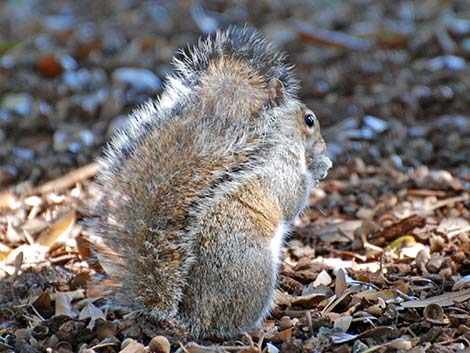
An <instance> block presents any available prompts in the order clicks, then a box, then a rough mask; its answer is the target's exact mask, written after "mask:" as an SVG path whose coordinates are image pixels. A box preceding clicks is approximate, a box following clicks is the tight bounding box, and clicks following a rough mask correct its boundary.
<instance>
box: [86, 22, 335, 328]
mask: <svg viewBox="0 0 470 353" xmlns="http://www.w3.org/2000/svg"><path fill="white" fill-rule="evenodd" d="M173 64H174V65H175V70H176V71H175V73H174V74H173V75H171V76H170V77H169V78H168V80H167V85H166V88H165V91H164V92H163V94H162V96H161V97H160V99H159V100H156V101H151V102H149V103H147V104H146V105H144V107H142V108H140V109H138V110H136V111H135V112H134V113H133V115H132V118H131V120H130V122H129V124H128V125H127V126H125V127H124V128H123V129H122V130H121V131H119V132H118V133H117V134H116V136H114V137H113V139H112V140H111V142H110V144H109V145H108V147H107V149H106V151H105V157H104V158H102V159H101V160H100V162H101V164H102V170H101V172H100V173H99V175H98V177H97V181H98V183H99V185H100V190H101V201H100V202H99V204H98V205H97V206H96V207H95V208H94V209H93V212H92V213H93V214H94V215H95V218H94V219H93V220H89V221H88V223H87V229H88V232H89V233H92V234H93V235H94V236H95V237H94V239H95V241H96V247H97V252H98V255H97V256H98V259H99V260H100V262H101V263H102V264H103V267H104V268H105V270H106V271H107V272H108V274H109V276H110V278H111V279H113V280H115V281H116V282H117V283H118V284H119V288H117V289H116V291H115V297H116V299H117V301H118V302H120V303H122V304H123V305H125V306H127V307H129V308H131V309H133V310H144V311H148V312H150V313H151V314H152V315H153V316H154V317H156V318H157V319H158V320H166V319H169V320H174V321H176V322H178V323H179V324H181V325H182V326H183V327H186V328H187V329H188V330H190V331H191V332H192V333H193V334H194V335H196V336H198V337H207V336H210V335H220V336H223V337H232V336H234V335H236V334H238V333H240V332H243V331H247V330H250V329H251V328H253V327H255V326H256V325H258V324H259V323H260V322H261V321H262V320H263V319H264V317H265V316H266V315H267V314H268V313H269V310H270V305H271V303H272V298H273V293H274V290H275V288H276V282H277V272H278V266H279V259H280V249H281V245H282V241H283V238H284V237H285V235H286V234H285V232H286V231H287V230H288V228H289V224H291V223H292V221H293V220H294V219H295V217H297V216H298V214H299V213H300V212H301V211H302V210H303V209H304V207H305V205H306V203H307V198H308V195H309V192H310V189H311V187H312V186H313V184H314V183H315V182H316V181H317V180H318V179H320V178H321V177H324V176H325V174H326V171H327V170H328V168H329V167H330V166H331V162H330V161H329V160H328V159H327V158H326V157H324V156H323V155H322V152H323V150H324V142H323V139H322V138H321V135H320V131H319V129H318V131H317V130H308V129H306V127H305V126H304V124H303V120H302V114H304V113H303V112H304V111H307V110H306V109H307V108H306V107H305V106H304V105H303V104H302V102H300V101H299V100H298V99H297V97H296V94H297V90H298V82H297V80H296V79H295V78H294V75H293V72H292V67H291V66H289V65H288V64H286V63H285V55H284V54H282V53H278V52H277V51H276V50H275V49H274V48H273V47H272V46H271V44H270V43H268V42H267V41H266V40H265V39H264V38H263V37H262V36H261V35H260V34H259V33H256V32H250V31H249V30H248V29H247V28H244V29H237V28H233V27H232V28H229V29H228V30H226V31H223V32H217V33H216V34H215V36H214V37H213V38H208V39H205V40H201V41H200V42H199V44H198V45H197V46H196V47H194V48H192V49H191V50H189V51H188V52H187V53H185V54H182V56H181V57H180V58H179V59H175V60H174V61H173ZM273 83H274V86H273V85H272V84H273ZM272 87H275V89H272ZM276 237H279V239H277V238H276ZM273 239H276V241H277V242H275V241H273Z"/></svg>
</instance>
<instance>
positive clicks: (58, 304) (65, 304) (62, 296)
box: [55, 292, 77, 318]
mask: <svg viewBox="0 0 470 353" xmlns="http://www.w3.org/2000/svg"><path fill="white" fill-rule="evenodd" d="M72 300H73V295H71V294H70V293H68V292H57V293H55V316H59V315H67V316H69V317H72V318H74V317H76V316H77V313H76V312H75V311H73V310H72Z"/></svg>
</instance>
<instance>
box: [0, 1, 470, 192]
mask: <svg viewBox="0 0 470 353" xmlns="http://www.w3.org/2000/svg"><path fill="white" fill-rule="evenodd" d="M245 23H246V24H248V25H249V26H253V27H255V28H257V29H259V30H261V31H262V32H263V33H264V34H265V35H267V36H268V37H269V38H270V39H271V40H273V41H274V42H275V43H276V44H277V46H278V47H279V48H281V49H282V50H285V51H286V52H287V53H288V56H289V60H290V61H291V62H292V63H294V64H295V65H296V67H297V73H298V77H299V78H300V79H301V81H302V90H301V96H302V99H304V100H305V102H306V103H307V104H308V105H309V106H310V107H311V108H312V109H313V110H314V111H315V113H316V115H317V116H318V118H319V119H320V121H321V124H322V128H323V129H322V131H323V134H324V137H325V139H326V140H327V143H328V148H329V154H330V155H331V156H332V158H333V159H334V161H335V163H336V165H342V164H347V163H350V162H351V161H355V163H358V161H359V163H362V162H364V163H365V164H366V165H369V164H374V165H382V166H384V165H385V166H387V165H388V166H392V167H393V168H396V169H399V170H402V171H404V172H410V171H415V170H416V169H417V168H420V167H421V168H422V166H423V165H425V166H429V167H430V168H437V169H446V170H449V171H451V172H452V173H455V174H459V175H461V176H463V177H464V178H470V167H469V163H468V161H469V159H470V109H469V108H470V94H469V88H470V68H469V65H468V60H469V59H470V1H467V0H447V1H446V0H419V1H410V0H400V1H398V0H397V1H387V0H382V1H377V0H351V1H338V0H317V1H307V0H293V1H284V0H270V1H269V0H259V1H247V0H242V1H221V0H220V1H202V0H201V1H134V0H106V1H94V0H82V1H74V0H61V1H58V0H57V1H53V0H47V1H46V0H3V1H1V2H0V188H2V187H6V186H11V185H15V184H18V183H20V182H25V183H27V184H37V183H39V182H41V181H43V180H46V179H51V178H55V177H57V176H60V175H62V174H64V173H66V172H67V171H69V170H71V169H74V168H76V167H78V166H81V165H85V164H87V163H89V162H91V161H92V160H93V159H94V157H95V156H96V155H97V154H99V153H100V151H101V149H102V147H103V145H104V143H105V142H106V141H107V140H108V139H109V137H110V135H111V134H112V133H113V131H115V129H116V128H118V127H119V126H121V125H122V123H123V122H124V121H125V120H126V119H127V117H126V114H127V113H128V112H129V111H130V110H131V109H132V108H133V107H135V106H136V105H137V104H139V103H142V102H144V101H145V100H146V99H148V98H149V97H155V96H157V95H158V94H159V92H161V90H162V87H163V86H164V78H165V76H166V75H167V74H168V72H171V70H172V67H171V65H169V62H170V60H171V58H172V56H173V55H174V53H175V51H176V50H177V49H178V48H181V47H186V46H187V45H188V44H192V43H195V42H196V41H197V39H198V37H199V36H201V35H206V34H208V33H210V32H213V31H215V30H216V29H217V28H219V27H225V26H227V25H229V24H239V25H244V24H245Z"/></svg>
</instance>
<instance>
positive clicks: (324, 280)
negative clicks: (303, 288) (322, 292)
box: [313, 270, 333, 287]
mask: <svg viewBox="0 0 470 353" xmlns="http://www.w3.org/2000/svg"><path fill="white" fill-rule="evenodd" d="M331 281H333V279H332V278H331V276H330V275H329V274H328V272H326V271H325V270H322V271H321V272H320V273H319V274H318V276H317V278H316V279H315V281H314V282H313V286H314V287H318V286H319V285H321V284H323V285H324V286H329V285H330V283H331Z"/></svg>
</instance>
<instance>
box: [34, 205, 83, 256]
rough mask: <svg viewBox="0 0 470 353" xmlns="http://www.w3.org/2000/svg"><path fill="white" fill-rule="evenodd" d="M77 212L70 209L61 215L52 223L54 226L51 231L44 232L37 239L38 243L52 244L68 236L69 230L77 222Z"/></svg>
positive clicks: (43, 244)
mask: <svg viewBox="0 0 470 353" xmlns="http://www.w3.org/2000/svg"><path fill="white" fill-rule="evenodd" d="M75 219H76V217H75V212H74V211H70V212H68V213H66V214H64V215H63V216H61V217H59V218H58V219H56V220H55V222H54V223H53V224H52V227H51V229H50V230H49V231H47V232H43V233H42V234H41V235H39V237H38V238H37V240H36V243H37V244H39V245H42V246H47V247H49V246H51V245H52V244H54V243H55V242H56V241H57V240H58V239H59V238H60V237H62V238H64V237H66V236H67V234H68V232H70V230H71V229H72V227H73V225H74V224H75Z"/></svg>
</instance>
